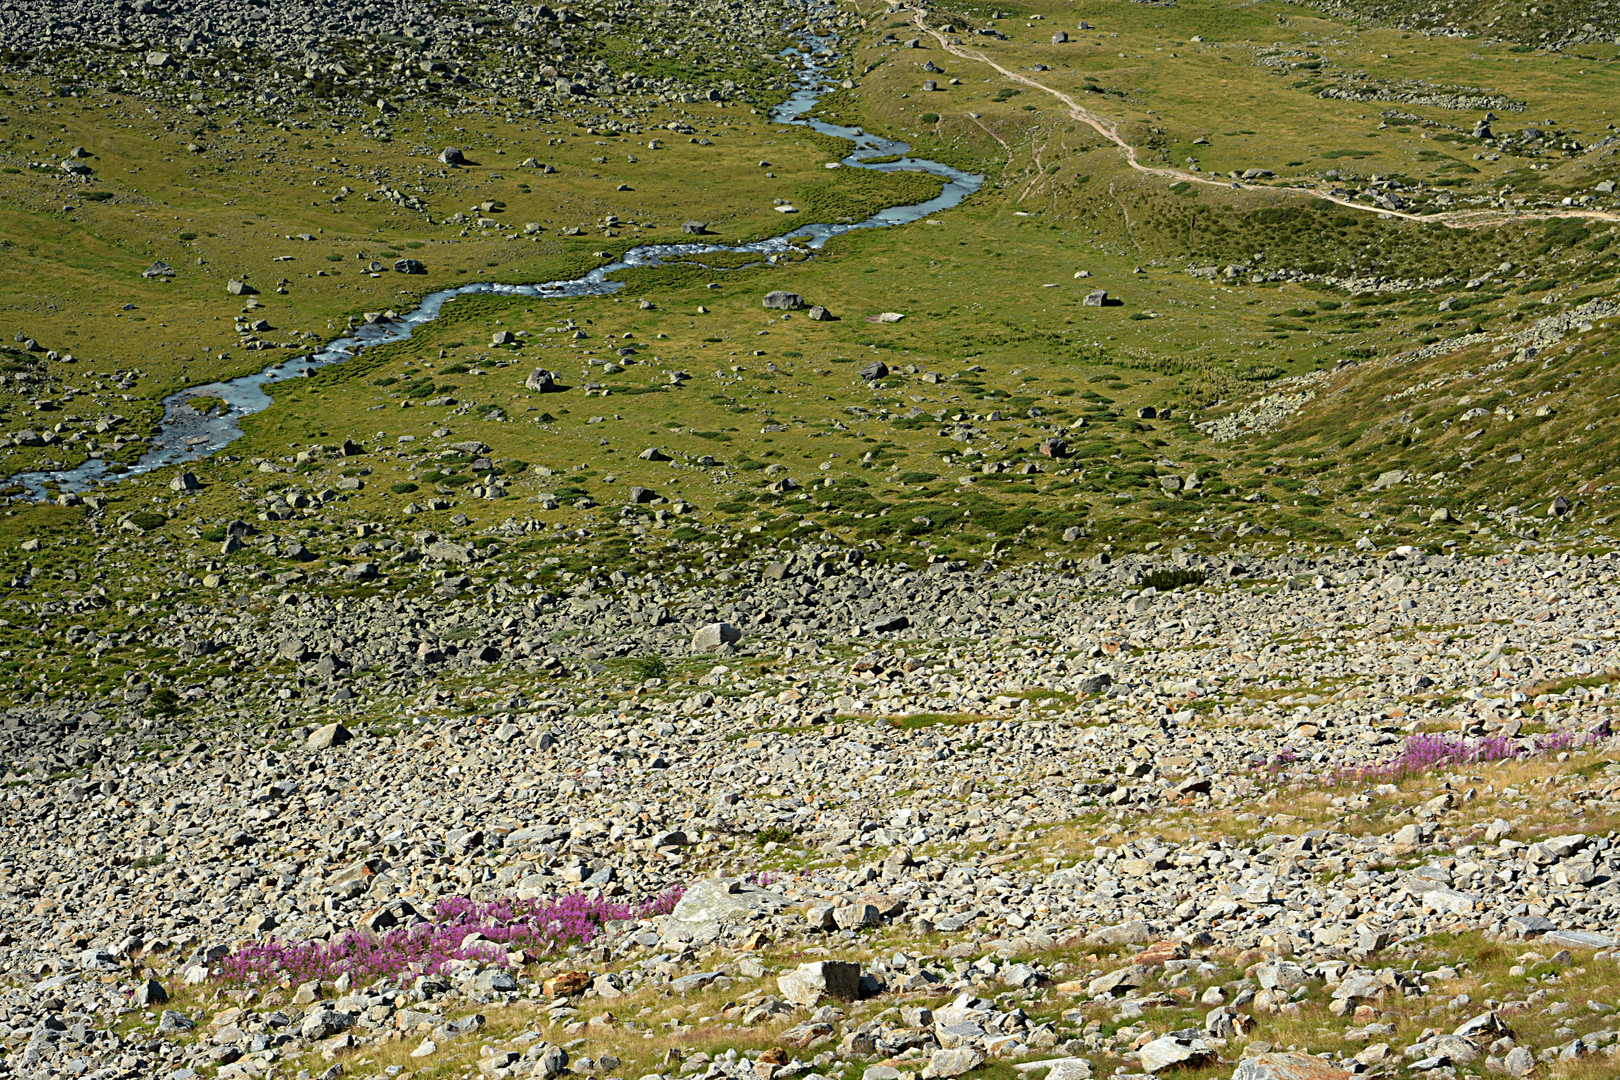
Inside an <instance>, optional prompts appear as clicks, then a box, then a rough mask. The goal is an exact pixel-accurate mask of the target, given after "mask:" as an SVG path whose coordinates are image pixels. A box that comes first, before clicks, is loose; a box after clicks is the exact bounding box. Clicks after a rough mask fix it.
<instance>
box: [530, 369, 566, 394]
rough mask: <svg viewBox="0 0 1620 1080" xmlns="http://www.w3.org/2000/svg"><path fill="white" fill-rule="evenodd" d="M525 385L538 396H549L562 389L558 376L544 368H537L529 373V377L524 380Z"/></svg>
mask: <svg viewBox="0 0 1620 1080" xmlns="http://www.w3.org/2000/svg"><path fill="white" fill-rule="evenodd" d="M523 385H524V386H525V387H527V388H528V389H530V390H533V391H534V392H535V393H537V394H549V393H551V392H552V391H554V390H560V389H562V388H561V387H560V386H558V384H557V376H556V374H555V373H554V372H550V371H547V370H546V369H545V368H543V367H541V368H535V369H534V370H533V371H531V372H529V377H528V378H527V379H524V380H523Z"/></svg>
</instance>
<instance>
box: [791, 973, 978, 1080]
mask: <svg viewBox="0 0 1620 1080" xmlns="http://www.w3.org/2000/svg"><path fill="white" fill-rule="evenodd" d="M776 988H777V990H778V991H780V992H781V994H782V997H783V998H784V999H785V1000H787V1001H789V1002H791V1003H792V1004H794V1005H798V1006H801V1007H803V1008H807V1009H808V1008H814V1007H815V1006H816V1005H819V1004H820V1003H821V1002H822V1001H823V1000H825V999H828V998H832V999H834V1000H837V1001H854V1000H856V999H857V998H859V997H860V988H861V966H860V965H859V964H852V963H849V962H848V961H845V960H817V961H815V962H813V963H808V964H800V965H799V966H798V967H797V968H795V969H793V970H792V971H789V972H787V973H786V974H783V975H778V976H777V977H776ZM950 1075H956V1074H954V1073H952V1074H950Z"/></svg>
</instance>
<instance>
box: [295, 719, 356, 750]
mask: <svg viewBox="0 0 1620 1080" xmlns="http://www.w3.org/2000/svg"><path fill="white" fill-rule="evenodd" d="M352 738H354V736H353V735H352V734H350V732H349V729H348V728H346V727H344V726H343V725H342V724H327V725H326V726H325V727H319V728H316V729H315V730H314V731H313V732H312V733H311V734H310V736H309V739H308V740H307V741H306V742H305V745H306V746H308V747H309V748H310V749H311V750H325V749H327V748H328V747H332V746H342V745H343V744H344V743H346V742H348V741H349V740H350V739H352Z"/></svg>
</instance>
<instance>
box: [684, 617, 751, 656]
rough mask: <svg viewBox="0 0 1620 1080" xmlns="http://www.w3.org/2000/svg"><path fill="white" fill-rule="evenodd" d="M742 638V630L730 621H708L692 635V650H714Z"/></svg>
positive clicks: (733, 643)
mask: <svg viewBox="0 0 1620 1080" xmlns="http://www.w3.org/2000/svg"><path fill="white" fill-rule="evenodd" d="M741 640H742V631H741V630H739V629H737V628H736V627H735V626H732V625H731V624H730V623H710V624H708V625H707V626H702V627H699V628H698V630H697V632H696V633H695V634H693V635H692V651H693V652H715V651H717V650H718V649H720V648H722V647H724V646H726V645H735V644H736V643H737V642H739V641H741Z"/></svg>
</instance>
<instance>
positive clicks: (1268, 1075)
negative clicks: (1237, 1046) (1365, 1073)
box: [1232, 1053, 1355, 1080]
mask: <svg viewBox="0 0 1620 1080" xmlns="http://www.w3.org/2000/svg"><path fill="white" fill-rule="evenodd" d="M1354 1075H1355V1073H1352V1072H1351V1071H1350V1070H1348V1069H1341V1068H1339V1067H1338V1066H1337V1065H1335V1064H1333V1063H1332V1062H1331V1061H1327V1060H1325V1059H1323V1058H1319V1057H1314V1056H1312V1055H1310V1054H1293V1053H1282V1054H1260V1055H1258V1056H1256V1057H1251V1058H1245V1059H1244V1060H1243V1061H1240V1062H1238V1067H1237V1068H1236V1069H1235V1070H1234V1071H1233V1073H1232V1080H1350V1078H1351V1077H1352V1076H1354Z"/></svg>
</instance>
